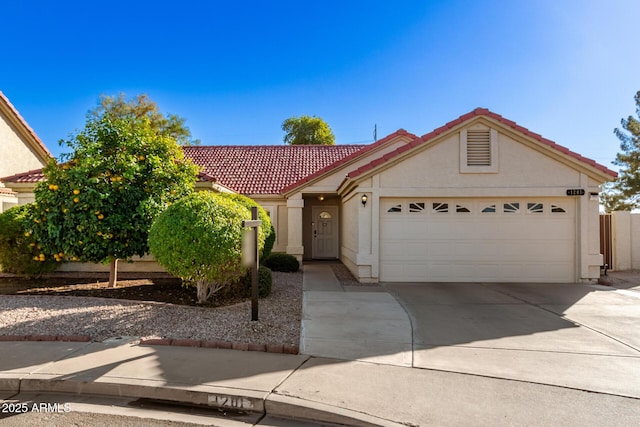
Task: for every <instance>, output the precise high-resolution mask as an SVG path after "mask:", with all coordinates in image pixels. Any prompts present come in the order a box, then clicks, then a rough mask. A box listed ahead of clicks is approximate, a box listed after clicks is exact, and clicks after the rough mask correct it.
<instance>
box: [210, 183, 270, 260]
mask: <svg viewBox="0 0 640 427" xmlns="http://www.w3.org/2000/svg"><path fill="white" fill-rule="evenodd" d="M220 195H221V196H223V197H227V198H229V199H231V200H233V201H234V202H236V203H239V204H241V205H242V206H244V207H245V208H247V209H249V211H251V208H252V207H254V206H257V207H258V219H259V220H260V221H262V226H261V227H260V228H259V231H258V244H259V245H260V246H261V247H262V248H263V249H262V251H261V252H260V259H262V258H263V257H267V256H269V254H270V253H271V250H272V249H273V244H274V243H275V241H276V230H275V229H274V228H273V225H272V224H271V218H269V214H268V213H267V211H265V210H264V208H263V207H262V206H260V205H259V204H258V203H257V202H256V201H255V200H253V199H251V198H249V197H247V196H243V195H242V194H232V193H220ZM245 219H251V217H248V218H245Z"/></svg>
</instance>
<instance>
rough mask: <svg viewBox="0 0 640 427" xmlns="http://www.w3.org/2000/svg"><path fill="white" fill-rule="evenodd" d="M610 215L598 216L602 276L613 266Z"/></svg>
mask: <svg viewBox="0 0 640 427" xmlns="http://www.w3.org/2000/svg"><path fill="white" fill-rule="evenodd" d="M612 239H613V238H612V236H611V214H600V253H601V254H602V255H603V261H602V262H603V263H604V265H603V268H604V274H605V275H606V274H607V270H608V269H610V268H611V267H612V266H613V240H612Z"/></svg>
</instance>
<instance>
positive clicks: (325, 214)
mask: <svg viewBox="0 0 640 427" xmlns="http://www.w3.org/2000/svg"><path fill="white" fill-rule="evenodd" d="M318 217H320V219H331V218H333V217H332V216H331V214H330V213H329V212H326V211H322V212H320V215H318Z"/></svg>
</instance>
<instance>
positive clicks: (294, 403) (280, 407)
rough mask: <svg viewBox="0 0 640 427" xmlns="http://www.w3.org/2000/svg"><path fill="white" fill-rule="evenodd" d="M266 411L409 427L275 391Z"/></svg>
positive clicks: (364, 426)
mask: <svg viewBox="0 0 640 427" xmlns="http://www.w3.org/2000/svg"><path fill="white" fill-rule="evenodd" d="M265 413H266V414H267V415H270V416H273V417H280V418H291V419H296V420H304V421H313V422H316V423H318V422H319V423H331V424H343V425H346V426H353V427H407V424H401V423H396V422H394V421H390V420H385V419H382V418H378V417H375V416H373V415H368V414H364V413H362V412H357V411H352V410H350V409H346V408H341V407H337V406H331V405H327V404H324V403H319V402H314V401H310V400H305V399H301V398H296V397H291V396H285V395H281V394H275V393H272V394H271V395H269V397H268V398H267V400H266V401H265Z"/></svg>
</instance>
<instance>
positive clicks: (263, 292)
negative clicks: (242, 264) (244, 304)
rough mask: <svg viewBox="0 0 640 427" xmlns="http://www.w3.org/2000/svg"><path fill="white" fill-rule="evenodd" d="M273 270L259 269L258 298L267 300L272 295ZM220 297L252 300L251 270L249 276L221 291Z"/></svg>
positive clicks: (261, 267)
mask: <svg viewBox="0 0 640 427" xmlns="http://www.w3.org/2000/svg"><path fill="white" fill-rule="evenodd" d="M271 276H272V275H271V270H269V269H268V268H267V267H265V266H264V265H261V266H260V268H259V269H258V298H265V297H268V296H269V295H271V285H272V281H273V279H272V277H271ZM218 295H219V296H220V297H221V298H242V299H246V298H251V269H249V270H247V274H245V275H244V276H242V277H241V278H240V279H239V280H237V281H236V282H234V283H232V284H231V285H229V286H227V287H225V288H224V289H222V290H220V291H219V293H218Z"/></svg>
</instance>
